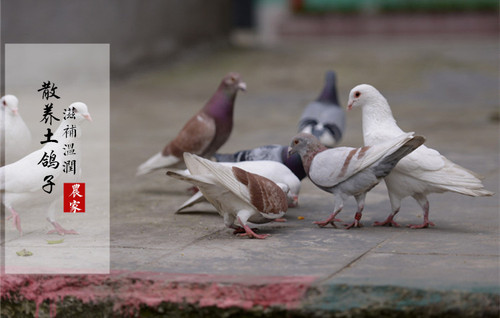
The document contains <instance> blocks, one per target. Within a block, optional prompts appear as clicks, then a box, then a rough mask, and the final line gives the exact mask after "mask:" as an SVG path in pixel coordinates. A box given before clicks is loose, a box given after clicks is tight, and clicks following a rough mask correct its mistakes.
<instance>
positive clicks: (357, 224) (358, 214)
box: [344, 212, 363, 230]
mask: <svg viewBox="0 0 500 318" xmlns="http://www.w3.org/2000/svg"><path fill="white" fill-rule="evenodd" d="M362 216H363V215H362V214H361V212H356V215H355V216H354V221H353V222H352V223H351V224H345V225H344V226H345V229H346V230H348V229H350V228H353V227H358V228H359V227H362V226H363V224H361V222H359V220H361V217H362Z"/></svg>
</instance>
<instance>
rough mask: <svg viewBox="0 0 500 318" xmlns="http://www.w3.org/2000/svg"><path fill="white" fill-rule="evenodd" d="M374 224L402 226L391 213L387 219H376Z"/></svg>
mask: <svg viewBox="0 0 500 318" xmlns="http://www.w3.org/2000/svg"><path fill="white" fill-rule="evenodd" d="M373 226H394V227H400V225H399V224H398V223H396V221H394V220H393V216H392V215H389V216H388V217H387V219H386V220H385V221H383V222H378V221H375V222H373Z"/></svg>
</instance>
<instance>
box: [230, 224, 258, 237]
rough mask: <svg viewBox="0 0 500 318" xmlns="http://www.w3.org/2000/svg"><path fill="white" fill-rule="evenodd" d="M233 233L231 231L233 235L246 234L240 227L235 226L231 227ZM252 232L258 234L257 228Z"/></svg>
mask: <svg viewBox="0 0 500 318" xmlns="http://www.w3.org/2000/svg"><path fill="white" fill-rule="evenodd" d="M233 229H234V231H233V234H235V235H236V234H241V233H246V231H245V229H244V228H242V227H241V226H235V227H233ZM252 231H254V232H259V229H258V228H255V227H254V228H252Z"/></svg>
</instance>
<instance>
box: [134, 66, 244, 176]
mask: <svg viewBox="0 0 500 318" xmlns="http://www.w3.org/2000/svg"><path fill="white" fill-rule="evenodd" d="M239 90H243V91H245V90H246V84H245V83H244V82H242V81H241V78H240V75H239V74H237V73H229V74H227V75H226V76H225V77H224V78H223V79H222V82H221V83H220V85H219V87H218V89H217V91H215V93H214V95H213V96H212V97H211V98H210V100H209V101H208V102H207V103H206V104H205V106H204V107H203V108H202V109H201V110H200V111H198V113H196V114H195V115H194V116H193V117H191V119H190V120H189V121H188V122H187V123H186V124H185V125H184V127H183V128H182V129H181V131H180V132H179V133H178V134H177V137H175V138H174V139H173V140H172V141H170V142H169V143H168V144H167V145H166V146H165V148H164V149H163V150H162V151H160V152H159V153H157V154H156V155H154V156H152V157H151V158H149V159H148V160H147V161H146V162H144V163H143V164H141V165H140V166H139V168H138V169H137V175H143V174H146V173H149V172H152V171H154V170H157V169H161V168H168V167H173V166H175V165H177V164H179V163H182V161H183V159H182V154H183V153H184V152H189V153H194V154H196V155H198V156H202V157H205V158H209V157H211V156H212V155H213V154H214V153H215V152H216V151H217V150H218V149H219V148H220V147H221V146H222V145H224V143H225V142H226V141H227V140H228V139H229V135H230V134H231V131H232V129H233V111H234V102H235V100H236V94H237V92H238V91H239Z"/></svg>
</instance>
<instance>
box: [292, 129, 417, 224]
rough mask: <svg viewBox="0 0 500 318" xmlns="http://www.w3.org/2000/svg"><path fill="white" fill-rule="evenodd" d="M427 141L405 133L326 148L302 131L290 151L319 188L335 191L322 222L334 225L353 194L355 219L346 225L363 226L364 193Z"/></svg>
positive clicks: (294, 139)
mask: <svg viewBox="0 0 500 318" xmlns="http://www.w3.org/2000/svg"><path fill="white" fill-rule="evenodd" d="M424 141H425V139H424V137H421V136H415V137H413V133H403V134H401V135H399V136H397V137H396V138H393V139H390V140H388V141H386V142H383V143H380V144H375V145H373V146H365V147H362V148H352V147H337V148H333V149H327V148H326V147H325V146H324V145H322V144H321V143H320V141H319V140H318V139H316V137H314V136H313V135H311V134H306V133H300V134H298V135H297V136H295V137H294V138H293V140H292V142H291V144H290V150H289V153H290V154H294V153H298V154H299V155H300V157H301V158H302V162H303V163H304V169H305V170H306V173H307V176H308V177H309V179H310V180H311V181H312V182H313V183H314V184H315V185H316V186H317V187H318V188H320V189H322V190H324V191H326V192H330V193H332V194H333V196H334V199H335V208H334V211H333V213H332V214H331V216H330V217H329V218H328V219H327V220H325V221H320V222H314V224H317V225H319V226H321V227H323V226H326V225H328V224H329V223H330V224H332V225H333V226H334V227H335V223H334V222H336V221H340V220H337V219H336V218H335V217H336V216H337V214H338V213H340V211H341V210H342V207H343V205H344V200H346V199H347V197H348V196H354V198H355V199H356V202H357V203H358V210H357V212H356V215H355V217H354V222H353V223H351V224H348V225H347V226H346V227H347V228H348V229H349V228H351V227H361V223H360V222H359V221H360V220H361V216H362V211H363V208H364V205H365V196H366V193H367V192H368V191H370V190H371V189H372V188H373V187H374V186H376V185H377V184H378V183H379V182H380V180H381V179H382V178H383V177H385V176H387V175H388V174H389V173H390V172H391V170H392V168H394V166H395V165H396V163H397V162H398V161H399V160H400V159H401V158H403V157H404V156H406V155H407V154H408V153H410V152H412V151H413V150H415V149H416V148H417V147H419V146H420V145H421V144H423V143H424Z"/></svg>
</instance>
